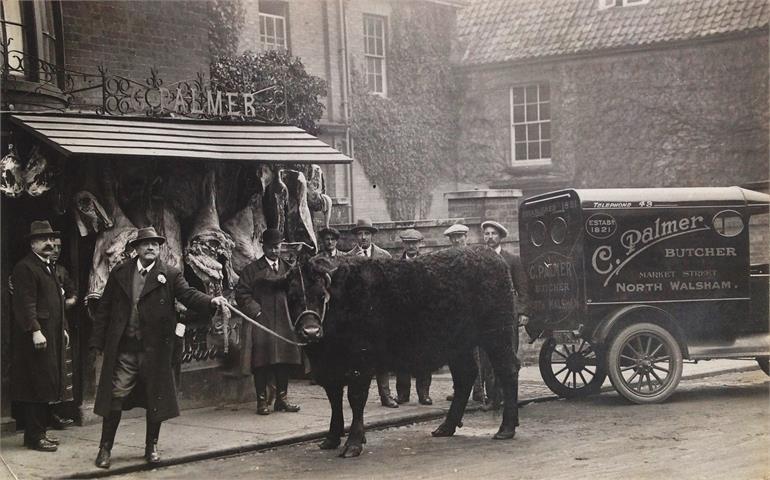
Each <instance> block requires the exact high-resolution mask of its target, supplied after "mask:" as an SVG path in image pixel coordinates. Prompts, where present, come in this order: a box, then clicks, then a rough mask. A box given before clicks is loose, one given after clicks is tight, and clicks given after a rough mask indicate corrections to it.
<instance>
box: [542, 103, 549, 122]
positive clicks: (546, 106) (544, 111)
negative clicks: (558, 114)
mask: <svg viewBox="0 0 770 480" xmlns="http://www.w3.org/2000/svg"><path fill="white" fill-rule="evenodd" d="M550 119H551V104H550V103H541V104H540V120H550Z"/></svg>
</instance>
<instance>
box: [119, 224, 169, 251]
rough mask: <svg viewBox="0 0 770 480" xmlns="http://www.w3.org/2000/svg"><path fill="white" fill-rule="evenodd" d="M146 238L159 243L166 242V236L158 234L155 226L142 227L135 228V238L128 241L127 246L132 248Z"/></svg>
mask: <svg viewBox="0 0 770 480" xmlns="http://www.w3.org/2000/svg"><path fill="white" fill-rule="evenodd" d="M148 240H155V241H156V242H158V243H159V244H160V245H163V244H164V243H166V237H161V236H160V235H158V232H156V231H155V227H144V228H140V229H139V230H137V232H136V238H135V239H133V240H131V241H130V242H128V246H129V247H131V248H134V247H136V246H137V245H139V244H140V243H142V242H145V241H148Z"/></svg>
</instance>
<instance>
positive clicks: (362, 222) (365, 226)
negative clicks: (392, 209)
mask: <svg viewBox="0 0 770 480" xmlns="http://www.w3.org/2000/svg"><path fill="white" fill-rule="evenodd" d="M361 230H368V231H370V232H372V233H377V232H378V230H377V227H375V226H374V225H372V221H371V220H369V219H368V218H359V219H358V220H357V221H356V226H355V227H353V228H351V229H350V233H353V234H355V233H358V232H360V231H361Z"/></svg>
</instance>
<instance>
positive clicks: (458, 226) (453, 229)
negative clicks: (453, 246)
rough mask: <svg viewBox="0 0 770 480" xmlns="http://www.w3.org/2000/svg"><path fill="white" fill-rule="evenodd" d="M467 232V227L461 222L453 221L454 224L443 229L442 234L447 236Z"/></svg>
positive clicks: (465, 233)
mask: <svg viewBox="0 0 770 480" xmlns="http://www.w3.org/2000/svg"><path fill="white" fill-rule="evenodd" d="M467 234H468V227H466V226H465V225H463V224H462V223H455V224H454V225H452V226H450V227H449V228H447V229H446V230H444V235H446V236H447V237H451V236H452V235H467Z"/></svg>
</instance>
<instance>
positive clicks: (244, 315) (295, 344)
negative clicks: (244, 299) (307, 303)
mask: <svg viewBox="0 0 770 480" xmlns="http://www.w3.org/2000/svg"><path fill="white" fill-rule="evenodd" d="M227 308H229V309H230V310H231V311H232V312H233V313H235V314H236V315H238V316H239V317H241V318H242V319H244V320H246V321H247V322H249V323H251V324H252V325H255V326H256V327H258V328H261V329H262V330H264V331H265V332H267V333H269V334H270V335H272V336H274V337H276V338H280V339H281V340H283V341H284V342H286V343H290V344H292V345H294V346H297V347H304V346H306V345H307V343H299V342H295V341H294V340H290V339H288V338H286V337H284V336H282V335H281V334H279V333H277V332H275V331H273V330H270V329H269V328H267V327H266V326H264V325H262V324H261V323H259V322H258V321H256V320H254V319H253V318H251V317H249V316H248V315H246V314H245V313H243V312H242V311H240V310H238V309H237V308H235V307H234V306H232V305H230V304H229V303H228V304H227ZM261 314H262V312H260V315H261ZM316 315H317V314H316ZM257 316H259V315H257Z"/></svg>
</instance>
